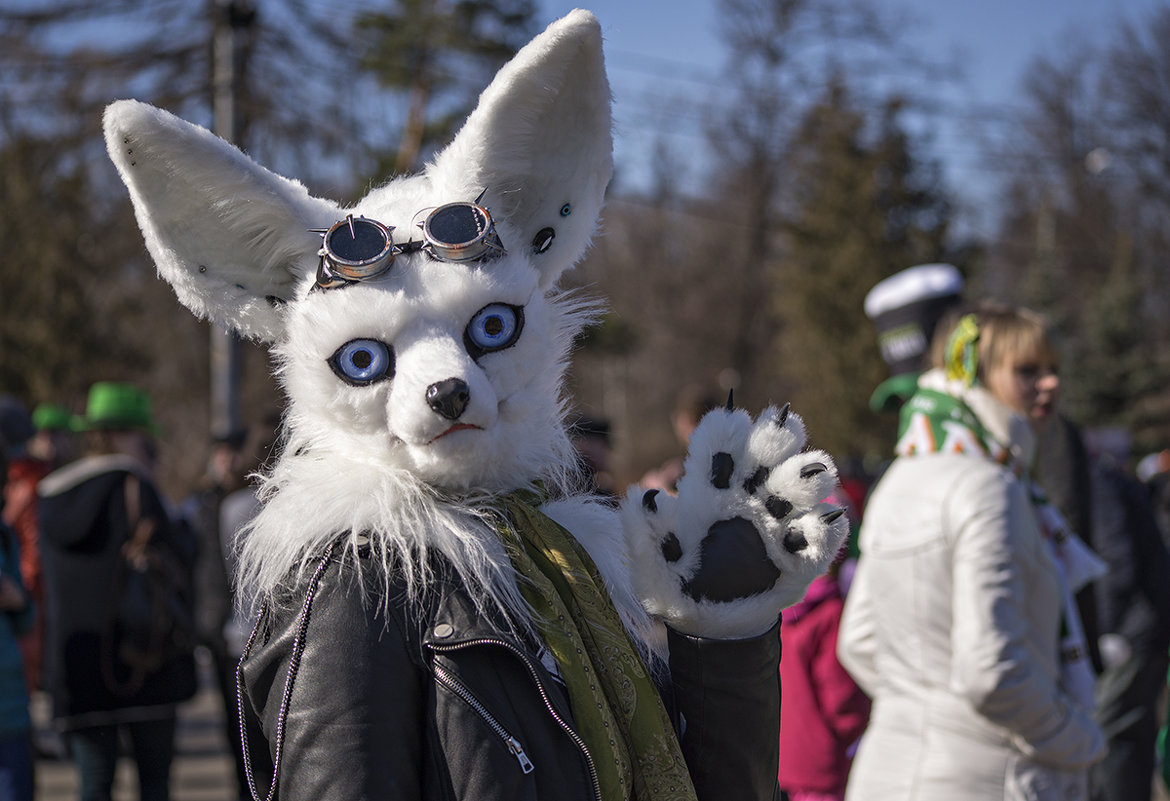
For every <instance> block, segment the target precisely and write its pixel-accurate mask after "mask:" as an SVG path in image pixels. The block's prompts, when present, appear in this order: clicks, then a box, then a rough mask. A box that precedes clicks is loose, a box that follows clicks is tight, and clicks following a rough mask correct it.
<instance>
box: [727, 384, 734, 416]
mask: <svg viewBox="0 0 1170 801" xmlns="http://www.w3.org/2000/svg"><path fill="white" fill-rule="evenodd" d="M734 410H735V390H734V389H729V390H727V411H729V412H730V411H734Z"/></svg>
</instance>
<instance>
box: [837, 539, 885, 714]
mask: <svg viewBox="0 0 1170 801" xmlns="http://www.w3.org/2000/svg"><path fill="white" fill-rule="evenodd" d="M869 594H870V592H869V571H868V570H867V568H866V560H865V559H864V558H862V559H859V560H858V561H857V572H856V573H854V574H853V583H852V584H851V585H849V594H848V595H846V596H845V608H844V609H843V610H842V612H841V626H840V628H839V629H838V630H837V658H838V659H839V660H840V661H841V665H842V666H843V667H844V668H845V670H846V671H847V672H848V673H849V675H850V676H852V677H853V680H854V681H856V682H857V684H858V685H859V686H860V687H861V688H862V689H863V690H865V692H867V693H868V694H869V695H870V696H871V697H872V696H873V695H875V694H876V692H877V685H878V674H877V667H876V665H875V656H874V654H875V652H876V640H875V639H874V625H873V603H872V602H871V600H870V598H869Z"/></svg>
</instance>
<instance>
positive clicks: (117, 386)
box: [78, 381, 158, 434]
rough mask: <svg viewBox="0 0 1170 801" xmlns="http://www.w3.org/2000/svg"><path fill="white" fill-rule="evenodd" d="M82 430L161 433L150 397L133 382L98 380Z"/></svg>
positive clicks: (91, 389) (92, 391)
mask: <svg viewBox="0 0 1170 801" xmlns="http://www.w3.org/2000/svg"><path fill="white" fill-rule="evenodd" d="M78 430H80V431H98V430H116V431H147V432H149V433H151V434H157V433H158V425H157V424H156V423H155V422H154V416H153V415H152V414H151V409H150V396H149V395H147V394H146V393H145V392H143V391H142V390H141V389H139V388H138V387H136V386H134V385H133V384H125V383H121V382H117V381H99V382H98V383H96V384H94V385H93V386H92V387H90V388H89V400H88V401H87V402H86V405H85V417H83V418H81V420H80V425H79V426H78Z"/></svg>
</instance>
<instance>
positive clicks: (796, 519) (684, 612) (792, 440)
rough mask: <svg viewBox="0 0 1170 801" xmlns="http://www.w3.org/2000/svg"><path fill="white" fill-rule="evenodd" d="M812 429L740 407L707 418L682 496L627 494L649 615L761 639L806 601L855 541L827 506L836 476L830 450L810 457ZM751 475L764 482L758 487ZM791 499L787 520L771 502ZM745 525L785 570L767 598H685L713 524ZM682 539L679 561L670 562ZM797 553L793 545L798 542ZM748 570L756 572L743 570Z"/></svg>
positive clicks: (639, 586) (693, 628)
mask: <svg viewBox="0 0 1170 801" xmlns="http://www.w3.org/2000/svg"><path fill="white" fill-rule="evenodd" d="M804 444H805V429H804V423H803V421H802V420H801V419H800V417H799V416H798V415H796V414H792V413H788V414H784V415H782V414H781V413H780V412H779V411H778V410H777V409H776V408H774V407H770V408H768V409H766V410H765V411H764V412H763V413H762V414H761V415H760V417H759V420H757V421H756V422H755V423H753V422H752V420H751V417H749V416H748V414H747V413H746V412H744V411H742V410H736V411H729V410H724V409H716V410H714V411H711V412H709V413H708V414H707V415H706V416H705V417H704V418H703V420H702V421H701V422H700V423H699V426H698V427H697V428H696V429H695V432H694V433H693V434H692V435H691V442H690V448H689V451H688V453H687V457H686V462H685V469H686V472H685V474H684V475H683V477H682V479H681V480H680V481H679V485H678V496H677V497H673V496H670V495H666V494H664V493H656V494H651V495H650V496H649V497H647V494H646V493H644V492H643V490H642V488H641V487H639V486H637V485H635V486H632V487H630V489H629V490H628V491H627V494H626V499H625V501H624V502H623V504H622V518H623V524H624V529H625V534H626V537H627V540H628V547H629V551H630V555H631V558H632V559H633V561H634V570H633V581H634V589H635V591H636V592H637V593H638V595H639V596H640V597H641V598H642V599H643V603H644V604H645V605H646V607H647V609H649V611H650V612H651V613H652V614H654V615H657V616H659V617H661V618H663V619H664V620H666V621H667V622H668V623H669V624H670V625H672V626H673V627H675V628H677V629H679V630H680V631H684V632H686V633H689V634H694V635H698V636H705V637H720V638H736V637H751V636H756V635H759V634H762V633H764V632H766V631H767V630H768V629H770V628H771V627H772V625H773V624H774V623H775V622H776V617H777V615H778V613H779V612H780V610H781V609H783V608H785V607H788V606H791V605H792V604H794V603H796V602H797V601H799V600H800V599H801V598H802V597H803V596H804V593H805V590H807V589H808V585H809V584H810V583H811V582H812V580H813V579H814V578H816V577H817V576H818V575H820V574H821V573H824V572H825V570H826V569H827V568H828V566H829V563H830V562H832V560H833V557H834V556H835V555H836V553H837V551H838V549H839V548H840V547H841V545H842V543H843V542H844V540H845V537H846V536H847V535H848V531H849V530H848V521H847V520H846V518H845V517H844V516H843V515H841V516H838V517H835V518H834V517H833V514H834V512H835V511H836V510H834V509H833V507H830V506H827V505H826V504H823V503H821V501H822V500H823V499H824V498H826V497H828V495H829V494H830V493H831V492H832V491H833V489H834V488H835V487H836V486H837V469H836V467H835V465H834V464H833V460H832V458H830V457H829V455H828V454H827V453H825V452H824V451H817V450H811V451H803V450H802V448H803V447H804ZM717 454H718V455H722V456H725V457H730V462H729V464H731V463H733V464H734V469H733V470H731V471H730V474H729V476H727V486H726V487H725V488H721V487H719V486H717V485H716V484H715V483H714V482H713V480H712V473H713V470H712V464H713V461H714V460H715V459H716V457H717ZM753 477H757V478H758V485H756V486H754V487H753V481H752V479H753ZM769 500H771V501H773V503H775V502H776V501H783V502H784V503H785V504H786V505H787V506H786V507H785V508H787V511H785V513H784V514H782V515H780V516H777V515H776V513H775V511H774V510H775V509H777V508H778V507H777V506H775V505H773V506H772V507H771V508H769ZM736 518H741V519H744V520H746V521H748V522H750V523H751V525H752V526H753V527H754V528H755V530H756V532H757V534H758V535H759V536H760V537H761V538H762V540H763V544H764V549H765V551H766V553H767V558H769V559H770V560H771V561H772V563H773V564H774V565H775V566H776V568H777V569H778V571H779V577H778V578H777V579H776V580H775V582H774V583H773V584H772V585H771V586H770V587H769V588H768V589H767V590H765V591H761V592H756V593H753V594H747V595H745V596H744V597H740V598H738V599H736V600H731V601H719V602H714V601H711V600H709V599H704V598H700V599H696V598H695V597H692V596H691V595H690V594H688V593H687V592H686V591H684V587H685V585H686V583H687V582H688V581H690V580H692V579H694V578H695V577H696V576H697V575H698V574H699V572H700V571H701V570H702V568H703V564H702V562H703V558H702V557H703V551H702V546H703V542H704V540H705V539H706V538H707V537H708V536H710V531H711V526H712V525H713V524H716V523H719V522H720V521H726V520H731V519H736ZM668 539H669V540H670V541H671V542H672V543H673V542H677V545H678V558H677V559H674V560H673V561H672V560H670V559H667V558H666V557H665V555H664V543H665V542H666V541H667V540H668ZM794 543H795V544H796V546H797V547H795V548H794V547H792V546H793V544H794ZM744 567H745V568H750V567H751V566H750V565H745V566H744Z"/></svg>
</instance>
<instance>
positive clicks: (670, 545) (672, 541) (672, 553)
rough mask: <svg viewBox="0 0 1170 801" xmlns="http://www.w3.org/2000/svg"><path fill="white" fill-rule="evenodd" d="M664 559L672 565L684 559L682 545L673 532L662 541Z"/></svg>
mask: <svg viewBox="0 0 1170 801" xmlns="http://www.w3.org/2000/svg"><path fill="white" fill-rule="evenodd" d="M662 558H663V559H665V560H666V561H668V562H671V563H674V562H677V561H678V560H679V559H682V544H681V543H679V541H678V537H676V536H674V532H673V531H671V532H670V533H668V534H667V535H666V537H665V538H664V539H663V540H662Z"/></svg>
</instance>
